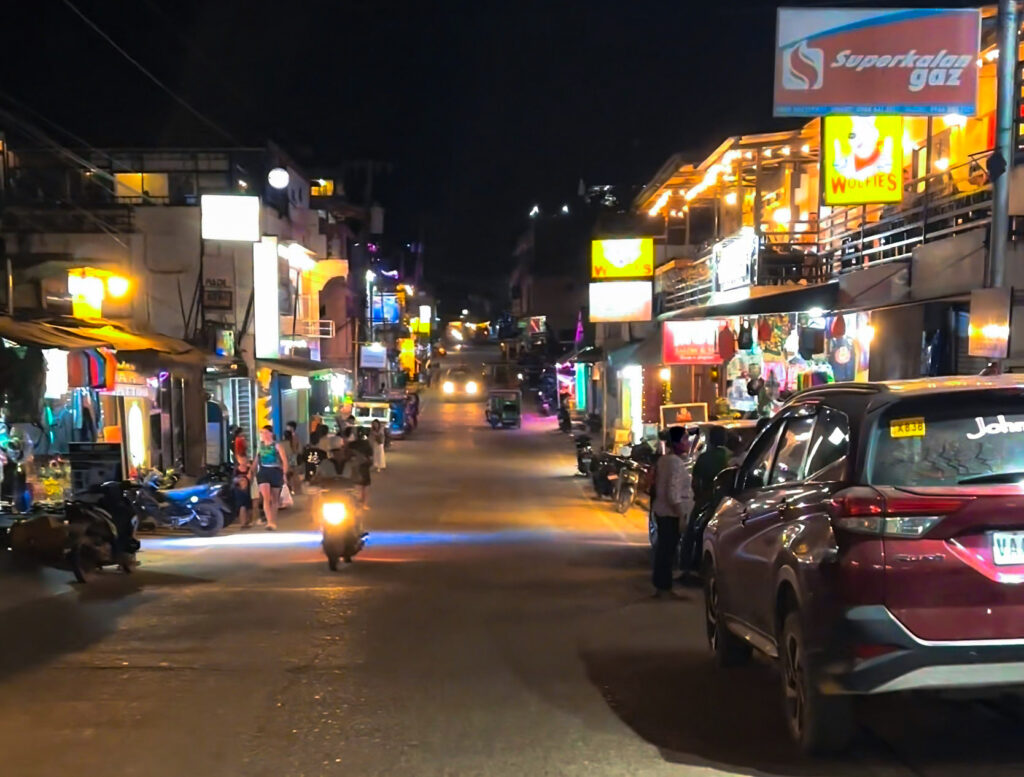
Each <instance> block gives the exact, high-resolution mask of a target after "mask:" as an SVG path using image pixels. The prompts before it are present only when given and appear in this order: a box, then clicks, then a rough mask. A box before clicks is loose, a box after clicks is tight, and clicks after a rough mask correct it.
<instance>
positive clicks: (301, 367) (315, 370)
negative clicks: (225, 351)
mask: <svg viewBox="0 0 1024 777" xmlns="http://www.w3.org/2000/svg"><path fill="white" fill-rule="evenodd" d="M256 368H257V369H260V368H265V369H268V370H276V371H277V372H280V373H281V374H282V375H305V376H307V377H309V376H312V375H317V374H319V373H321V372H332V371H333V370H334V368H333V367H331V365H329V364H324V363H323V362H317V361H313V360H312V359H299V358H296V357H294V356H290V357H288V358H285V359H257V360H256Z"/></svg>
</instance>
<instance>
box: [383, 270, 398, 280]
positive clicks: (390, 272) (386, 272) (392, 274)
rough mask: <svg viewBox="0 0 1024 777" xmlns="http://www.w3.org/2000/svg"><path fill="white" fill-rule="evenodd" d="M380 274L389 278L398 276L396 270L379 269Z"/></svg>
mask: <svg viewBox="0 0 1024 777" xmlns="http://www.w3.org/2000/svg"><path fill="white" fill-rule="evenodd" d="M380 274H381V275H386V276H387V277H389V278H398V270H381V272H380Z"/></svg>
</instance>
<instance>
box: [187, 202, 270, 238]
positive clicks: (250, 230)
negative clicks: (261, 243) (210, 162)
mask: <svg viewBox="0 0 1024 777" xmlns="http://www.w3.org/2000/svg"><path fill="white" fill-rule="evenodd" d="M199 223H200V231H201V234H202V237H203V240H241V241H243V242H246V243H255V242H256V241H258V240H259V239H260V198H259V197H253V196H250V195H242V194H204V195H202V196H201V197H200V198H199Z"/></svg>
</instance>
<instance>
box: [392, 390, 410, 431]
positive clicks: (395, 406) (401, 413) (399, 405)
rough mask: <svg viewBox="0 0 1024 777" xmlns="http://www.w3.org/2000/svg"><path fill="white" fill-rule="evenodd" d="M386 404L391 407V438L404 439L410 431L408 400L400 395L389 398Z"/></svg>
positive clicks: (403, 395)
mask: <svg viewBox="0 0 1024 777" xmlns="http://www.w3.org/2000/svg"><path fill="white" fill-rule="evenodd" d="M388 404H389V405H390V406H391V425H390V427H389V428H390V429H391V436H392V437H396V438H400V437H405V436H406V435H407V434H408V433H409V432H410V431H412V428H411V427H410V425H409V410H408V405H409V400H408V399H406V397H405V394H402V396H400V397H389V398H388Z"/></svg>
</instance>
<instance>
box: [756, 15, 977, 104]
mask: <svg viewBox="0 0 1024 777" xmlns="http://www.w3.org/2000/svg"><path fill="white" fill-rule="evenodd" d="M980 46H981V11H980V10H979V9H977V8H865V9H853V8H780V9H779V12H778V19H777V36H776V46H775V103H774V114H775V115H776V116H824V115H827V114H832V113H840V114H857V115H871V114H887V113H892V114H903V115H909V116H915V115H916V116H936V115H939V116H941V115H943V114H947V113H958V114H961V115H964V116H973V115H975V113H976V109H977V92H978V64H977V60H978V51H979V49H980Z"/></svg>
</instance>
